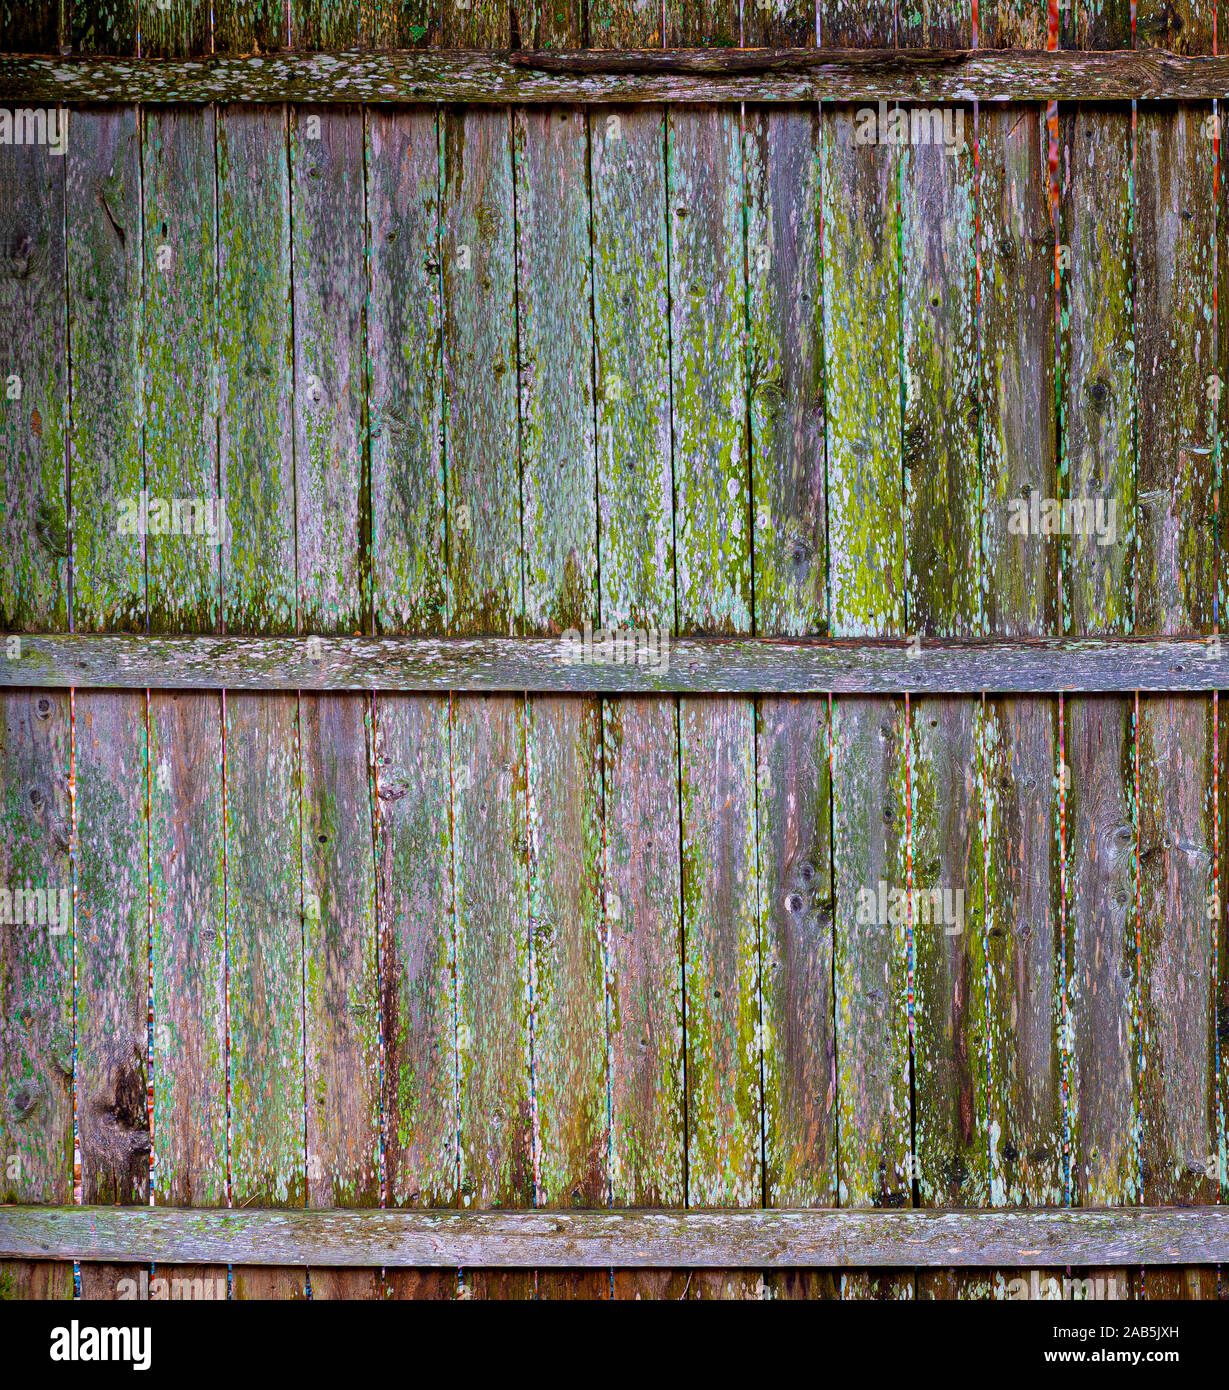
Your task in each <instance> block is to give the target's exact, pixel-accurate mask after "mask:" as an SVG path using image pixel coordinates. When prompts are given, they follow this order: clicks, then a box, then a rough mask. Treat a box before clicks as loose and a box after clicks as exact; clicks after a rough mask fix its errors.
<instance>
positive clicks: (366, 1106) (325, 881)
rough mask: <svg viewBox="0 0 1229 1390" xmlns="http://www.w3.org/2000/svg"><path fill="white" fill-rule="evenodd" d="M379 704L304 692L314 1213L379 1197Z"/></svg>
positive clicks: (304, 835) (309, 1125) (304, 838)
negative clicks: (371, 782)
mask: <svg viewBox="0 0 1229 1390" xmlns="http://www.w3.org/2000/svg"><path fill="white" fill-rule="evenodd" d="M369 715H370V702H369V701H366V700H364V699H363V697H362V696H359V695H312V696H304V697H303V699H302V701H301V705H300V710H299V719H300V757H301V759H302V769H303V771H302V793H301V794H302V813H301V823H302V846H303V851H302V853H303V904H304V909H303V919H304V921H303V933H304V934H303V953H304V972H305V980H306V987H305V995H304V1010H305V1015H304V1016H305V1038H306V1046H307V1054H306V1078H307V1081H306V1084H307V1179H308V1182H307V1192H308V1202H309V1204H310V1205H312V1206H321V1207H332V1206H377V1205H378V1204H379V1200H380V1172H379V1168H380V1164H379V1148H380V1094H379V1092H380V1080H379V1078H380V1030H379V1003H378V997H377V989H376V985H377V967H376V922H375V863H374V850H373V838H372V820H371V810H372V808H371V800H370V796H369V788H368V779H367V778H368V770H369V767H370V761H369V754H368V723H369Z"/></svg>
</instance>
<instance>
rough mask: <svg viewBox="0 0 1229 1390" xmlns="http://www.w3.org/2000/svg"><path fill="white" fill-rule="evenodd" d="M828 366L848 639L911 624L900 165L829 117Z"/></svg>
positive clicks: (834, 525) (831, 548)
mask: <svg viewBox="0 0 1229 1390" xmlns="http://www.w3.org/2000/svg"><path fill="white" fill-rule="evenodd" d="M820 129H821V132H822V135H823V142H824V143H823V208H824V283H823V297H824V363H825V389H826V394H827V411H826V418H827V459H828V464H827V470H828V611H829V620H830V624H831V627H830V630H831V631H832V632H833V633H834V634H840V635H842V636H851V637H852V636H864V635H868V634H872V633H873V634H875V635H877V636H889V635H897V634H899V633H901V632H903V630H904V623H905V571H904V553H905V547H904V536H903V530H902V528H903V515H902V507H903V498H902V487H903V484H902V471H901V410H900V393H899V382H900V296H899V289H898V277H899V240H898V219H899V216H900V208H899V185H898V180H897V160H898V157H899V156H898V153H897V150H896V147H895V146H892V145H884V144H875V145H857V144H855V122H854V114H853V112H852V111H851V110H850V109H848V108H846V107H838V108H835V109H825V110H824V111H823V112H822V113H821V116H820Z"/></svg>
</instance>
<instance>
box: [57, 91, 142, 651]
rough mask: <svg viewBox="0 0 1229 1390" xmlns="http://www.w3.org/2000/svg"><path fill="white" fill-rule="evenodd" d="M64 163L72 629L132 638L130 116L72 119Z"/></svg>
mask: <svg viewBox="0 0 1229 1390" xmlns="http://www.w3.org/2000/svg"><path fill="white" fill-rule="evenodd" d="M66 158H67V161H68V165H67V171H66V175H67V213H68V306H69V322H68V332H69V354H70V358H71V361H72V372H71V398H72V405H71V409H72V442H71V446H70V448H71V481H70V495H71V497H72V588H73V596H72V605H73V618H74V626H75V628H76V630H78V631H84V632H90V631H103V632H105V631H107V630H108V629H113V630H120V631H123V630H127V631H138V632H139V631H141V630H143V628H144V627H145V540H144V536H143V535H142V534H132V533H131V531H130V532H129V533H128V534H123V533H121V531H120V522H121V521H122V520H124V519H125V516H126V509H128V508H131V509H134V510H135V509H136V507H137V506H138V503H139V499H140V495H141V491H142V488H143V486H144V466H143V460H142V447H141V429H142V414H143V411H142V403H141V386H140V380H141V378H140V363H139V353H140V336H141V278H142V254H141V161H140V128H139V125H138V121H137V109H136V107H133V106H125V107H119V108H117V109H114V110H111V111H106V112H102V111H91V112H82V113H81V114H79V115H77V116H76V117H75V118H74V119H73V121H72V139H71V140H70V142H69V149H68V154H67V156H66ZM127 516H128V517H129V518H130V517H131V512H127ZM133 529H135V528H133Z"/></svg>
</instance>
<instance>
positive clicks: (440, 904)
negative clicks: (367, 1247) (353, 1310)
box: [375, 696, 459, 1293]
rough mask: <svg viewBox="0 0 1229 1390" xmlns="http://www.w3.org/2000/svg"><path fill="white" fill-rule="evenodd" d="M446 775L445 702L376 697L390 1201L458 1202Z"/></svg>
mask: <svg viewBox="0 0 1229 1390" xmlns="http://www.w3.org/2000/svg"><path fill="white" fill-rule="evenodd" d="M450 773H451V769H450V764H449V749H448V700H447V697H435V698H432V699H426V698H421V697H418V698H404V697H398V696H381V697H380V698H379V699H378V700H377V701H376V772H375V776H376V797H377V803H378V811H379V827H378V836H379V841H378V843H379V863H378V882H377V895H378V902H379V911H380V941H381V951H380V961H381V985H382V990H383V993H382V998H381V1012H382V1015H383V1033H384V1048H385V1056H384V1102H383V1115H384V1130H385V1134H384V1145H385V1167H386V1184H387V1197H388V1203H389V1205H390V1206H420V1205H421V1206H429V1207H440V1206H453V1205H456V1204H457V1202H458V1200H459V1199H458V1192H457V1161H458V1160H457V1111H456V1081H457V1078H456V1057H457V1053H456V1042H457V1033H456V1024H455V1020H454V1017H453V1009H454V1003H455V1001H454V989H453V966H454V954H453V952H454V944H453V931H452V923H453V904H452V871H451V853H452V846H451V841H450V824H451V807H450V798H451V788H450ZM455 1290H456V1280H455V1278H454V1279H453V1281H452V1292H453V1293H455Z"/></svg>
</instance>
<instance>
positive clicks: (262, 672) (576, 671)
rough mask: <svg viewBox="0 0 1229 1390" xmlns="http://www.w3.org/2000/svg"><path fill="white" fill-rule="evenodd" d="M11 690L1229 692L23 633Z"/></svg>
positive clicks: (1143, 647) (1116, 678)
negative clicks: (39, 688) (51, 688)
mask: <svg viewBox="0 0 1229 1390" xmlns="http://www.w3.org/2000/svg"><path fill="white" fill-rule="evenodd" d="M0 686H23V687H30V686H37V687H53V688H54V687H67V686H76V687H81V688H87V689H88V688H91V687H95V688H103V689H106V688H121V689H123V688H127V689H169V690H174V689H189V690H215V689H228V690H364V691H366V690H417V691H449V690H453V691H501V690H502V691H522V690H524V691H533V692H555V693H559V694H572V695H583V694H590V693H594V694H607V695H636V694H670V693H680V694H746V695H751V694H785V695H791V694H793V695H801V694H834V695H897V694H904V693H910V694H926V693H930V694H953V695H955V694H971V695H976V694H980V693H982V692H983V691H984V692H996V693H1003V694H1008V693H1012V694H1023V693H1034V694H1040V693H1056V692H1059V691H1102V692H1105V691H1129V690H1142V691H1200V690H1223V689H1226V688H1229V647H1226V646H1225V644H1224V643H1223V642H1222V641H1221V639H1219V638H1218V637H1215V636H1213V637H1207V638H1152V639H1145V638H1121V639H1113V638H1108V639H1107V638H1078V639H1072V638H1040V639H1034V640H1028V641H1011V640H995V641H981V642H976V641H970V642H932V641H930V640H929V639H926V640H925V641H922V640H920V639H913V640H911V641H906V642H891V641H882V642H881V641H860V642H855V641H830V640H822V641H820V640H816V641H809V640H793V639H784V638H763V637H761V638H754V637H746V638H703V637H701V638H675V639H671V638H670V637H668V636H665V637H664V638H663V636H662V634H660V633H658V632H656V631H640V632H636V631H633V630H612V631H606V630H602V629H599V630H598V631H597V632H594V631H592V629H589V628H586V630H585V631H584V632H583V633H581V632H575V633H565V634H564V635H563V636H562V637H158V636H152V637H140V636H77V635H70V636H48V635H42V634H40V635H36V636H17V635H14V636H11V637H8V638H5V639H2V640H0Z"/></svg>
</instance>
